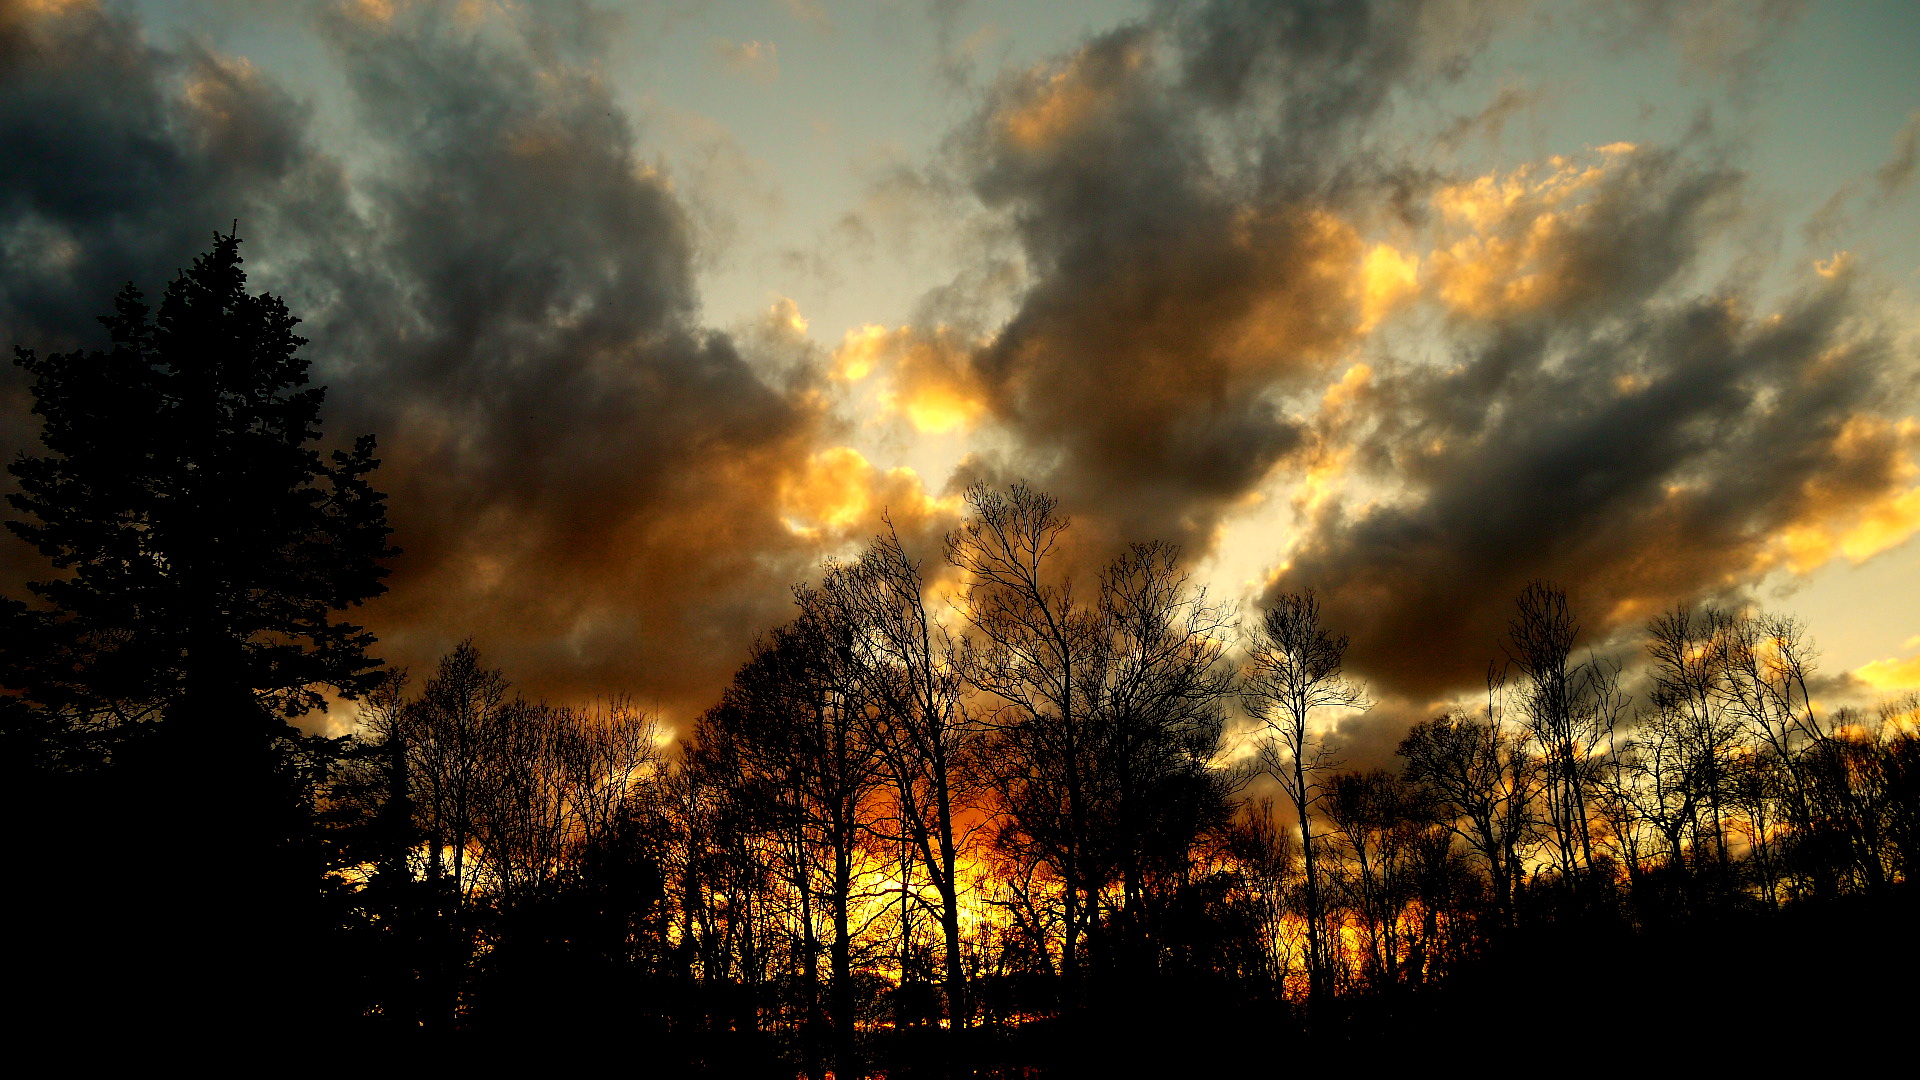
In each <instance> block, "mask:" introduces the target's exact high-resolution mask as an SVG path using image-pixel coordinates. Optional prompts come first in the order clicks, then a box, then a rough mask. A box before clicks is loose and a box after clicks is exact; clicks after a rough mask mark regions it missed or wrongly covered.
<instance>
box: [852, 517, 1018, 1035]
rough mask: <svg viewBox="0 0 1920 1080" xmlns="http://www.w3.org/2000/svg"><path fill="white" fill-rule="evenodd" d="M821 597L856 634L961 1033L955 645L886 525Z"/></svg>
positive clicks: (962, 786)
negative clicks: (934, 897)
mask: <svg viewBox="0 0 1920 1080" xmlns="http://www.w3.org/2000/svg"><path fill="white" fill-rule="evenodd" d="M821 595H822V597H823V598H825V599H826V600H828V601H829V602H832V603H834V604H837V605H838V606H839V607H840V608H841V610H842V613H843V618H844V620H845V621H846V623H847V625H848V626H850V627H851V628H852V630H853V635H852V639H851V642H852V646H853V660H854V663H853V665H852V667H851V671H852V672H853V674H854V677H855V678H857V679H858V680H859V681H860V684H861V687H862V691H863V693H864V694H865V696H866V697H867V699H868V700H870V701H872V702H874V703H875V704H876V706H878V707H877V708H876V709H875V710H874V711H873V713H872V717H873V720H874V722H875V724H876V725H877V731H876V738H875V740H874V745H875V746H876V747H877V748H878V749H879V752H880V753H881V755H882V757H883V758H884V759H885V761H886V765H887V769H888V771H889V773H890V775H891V779H892V785H893V789H894V795H895V799H896V804H897V805H896V808H895V809H896V811H897V819H898V821H899V823H900V825H901V829H902V841H903V843H904V845H905V846H906V848H907V849H908V850H909V851H911V852H912V853H914V854H916V855H917V856H918V861H919V865H920V868H921V869H922V870H923V871H924V873H925V874H926V877H927V880H928V881H929V882H930V883H931V884H932V885H933V888H934V891H935V892H936V893H937V894H938V895H939V913H938V914H939V920H940V931H941V939H942V944H943V947H944V960H945V983H946V994H947V1010H948V1020H949V1023H950V1025H951V1026H953V1027H954V1028H960V1027H964V1026H965V1025H966V1023H967V1005H966V970H965V964H964V961H963V958H962V955H961V927H960V893H961V890H962V888H964V887H965V886H964V883H963V882H962V881H961V872H960V857H961V854H962V851H963V849H964V848H965V847H966V846H967V842H968V839H969V834H967V833H962V832H959V831H957V830H956V826H955V810H956V808H959V807H962V806H964V805H965V804H966V803H967V802H968V800H969V798H970V795H971V788H972V787H973V781H974V776H973V772H972V770H970V769H968V768H966V765H967V759H968V756H969V754H970V753H971V752H972V749H973V745H974V743H976V742H977V741H978V735H979V732H980V728H979V726H978V725H977V724H974V723H972V722H971V720H970V718H969V717H968V715H967V712H966V709H965V706H964V702H963V701H962V697H961V691H962V689H963V687H964V680H963V678H962V675H961V669H960V665H959V664H958V663H957V658H956V656H955V645H954V642H953V640H952V638H951V636H950V635H949V634H948V633H947V631H946V629H945V628H944V627H942V626H940V625H939V624H938V623H937V622H936V621H935V620H933V619H932V618H930V617H929V615H928V612H927V606H926V580H925V578H924V577H923V576H922V573H921V569H920V563H919V562H918V561H917V560H915V559H913V558H911V557H909V556H908V555H907V553H906V550H905V549H904V548H903V547H902V546H901V544H900V536H899V533H898V531H897V530H895V529H894V528H893V523H892V521H891V520H889V521H888V522H887V532H886V533H884V534H883V535H881V536H878V537H875V538H874V540H873V542H872V543H871V544H869V545H868V546H867V549H866V550H865V551H864V552H862V553H861V555H860V557H859V558H858V559H857V560H856V561H854V562H853V563H850V564H847V565H845V566H839V567H835V568H833V569H831V570H830V572H829V573H828V575H827V579H826V582H825V583H824V585H823V586H822V589H821ZM905 878H906V873H905V870H904V869H903V873H902V887H901V903H902V905H903V906H902V922H903V924H904V923H905V922H906V921H907V920H908V919H909V918H910V915H909V913H908V912H907V911H906V908H905V904H906V903H907V899H908V897H907V894H908V890H907V888H906V886H905Z"/></svg>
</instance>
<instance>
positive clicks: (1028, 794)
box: [946, 484, 1099, 1001]
mask: <svg viewBox="0 0 1920 1080" xmlns="http://www.w3.org/2000/svg"><path fill="white" fill-rule="evenodd" d="M967 505H968V509H969V514H968V516H967V518H966V520H964V521H963V522H962V523H961V525H960V527H959V528H958V529H956V530H954V532H952V533H950V534H949V535H948V536H947V544H946V552H947V561H948V562H949V563H950V564H952V565H953V567H954V568H955V569H957V570H959V571H960V573H961V575H962V588H963V590H964V593H963V596H962V610H963V611H964V613H965V615H966V618H967V622H968V625H969V628H970V630H971V633H970V634H969V635H968V636H967V638H966V639H965V640H964V641H963V642H962V646H961V650H960V658H961V665H960V666H961V670H962V672H963V673H964V674H965V676H966V679H967V681H968V683H969V684H971V685H972V686H973V687H974V688H976V689H978V690H979V691H981V692H982V693H984V694H985V695H987V696H988V700H989V701H990V702H992V703H993V704H992V705H991V707H990V708H989V709H988V710H987V711H986V713H985V714H984V715H983V717H982V719H983V720H984V721H985V722H986V723H988V724H989V725H991V727H992V728H993V729H994V732H995V748H994V752H993V755H992V758H991V762H992V765H993V768H992V769H991V779H992V781H993V782H994V783H995V786H996V787H997V789H998V790H999V791H1000V794H1001V801H1002V803H1003V805H1004V807H1005V809H1006V810H1007V812H1008V817H1007V820H1006V821H1005V822H1004V823H1003V828H1002V829H1001V833H1000V835H1001V840H1002V841H1003V845H1004V846H1008V847H1011V848H1015V849H1018V850H1019V851H1021V852H1022V853H1024V854H1025V855H1026V856H1028V857H1030V858H1032V859H1034V860H1037V861H1038V862H1040V863H1043V864H1044V865H1046V866H1047V867H1048V868H1049V869H1050V870H1051V871H1052V872H1053V873H1054V875H1055V876H1056V877H1057V878H1058V879H1059V881H1060V898H1061V904H1062V918H1061V932H1060V974H1061V976H1062V977H1063V979H1064V981H1065V983H1066V988H1067V996H1068V999H1069V1000H1070V1001H1071V1000H1072V999H1073V997H1074V994H1075V992H1076V991H1075V988H1076V986H1077V983H1078V978H1079V944H1080V939H1081V936H1082V935H1083V934H1084V933H1085V932H1086V930H1087V927H1088V926H1089V925H1090V923H1091V921H1092V919H1093V917H1094V914H1095V912H1096V910H1097V906H1096V905H1097V902H1096V898H1095V896H1094V893H1095V884H1096V883H1094V882H1092V881H1091V880H1090V878H1089V871H1090V870H1091V869H1092V867H1091V866H1090V865H1089V860H1088V855H1089V852H1088V829H1089V824H1090V813H1091V805H1090V796H1091V794H1092V793H1091V791H1090V790H1089V773H1090V771H1091V770H1092V768H1093V767H1094V764H1095V760H1094V749H1095V748H1094V745H1093V730H1092V725H1093V717H1092V712H1093V709H1092V707H1091V703H1090V701H1089V700H1088V697H1089V694H1088V691H1089V689H1090V686H1089V683H1088V680H1087V675H1088V673H1089V672H1088V668H1089V667H1090V666H1092V665H1093V664H1094V662H1095V661H1094V657H1095V655H1096V654H1097V649H1098V648H1099V641H1098V636H1097V629H1098V627H1097V621H1096V616H1095V615H1094V614H1093V613H1092V612H1089V611H1088V610H1086V609H1085V608H1083V607H1081V606H1079V605H1077V604H1076V602H1075V599H1074V590H1073V584H1072V581H1071V579H1070V578H1067V577H1065V576H1064V575H1062V574H1061V573H1060V572H1059V570H1058V567H1057V566H1056V562H1057V551H1056V549H1057V545H1058V543H1059V540H1060V535H1061V534H1062V533H1063V532H1065V531H1066V529H1067V527H1068V524H1069V522H1068V518H1067V517H1066V516H1065V515H1063V514H1062V513H1060V508H1059V502H1058V500H1056V499H1055V498H1053V497H1052V496H1050V495H1046V494H1044V493H1041V492H1038V491H1035V490H1033V489H1032V488H1029V487H1027V486H1026V485H1024V484H1017V485H1015V486H1014V487H1013V488H1011V489H1010V490H1008V491H1006V492H999V491H993V490H990V489H988V488H986V487H985V486H983V485H975V486H974V487H971V488H969V489H968V490H967Z"/></svg>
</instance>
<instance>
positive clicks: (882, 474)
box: [777, 446, 960, 544]
mask: <svg viewBox="0 0 1920 1080" xmlns="http://www.w3.org/2000/svg"><path fill="white" fill-rule="evenodd" d="M777 498H778V502H779V507H780V519H781V521H782V523H784V524H785V525H786V527H787V529H788V531H790V532H792V533H793V534H794V535H795V536H800V537H804V538H806V539H808V540H812V541H816V542H822V543H827V544H832V543H843V542H846V541H850V540H857V539H860V538H862V537H863V536H865V535H866V534H868V533H871V532H875V531H877V530H878V529H879V527H880V517H881V515H882V514H883V513H884V514H887V515H889V516H891V517H892V518H893V519H894V521H895V523H896V524H898V525H900V526H901V527H902V529H903V531H913V530H915V529H917V528H919V526H920V523H924V522H925V521H927V520H929V519H932V518H938V517H943V516H946V517H951V516H956V515H957V514H958V513H959V510H960V503H959V500H958V498H957V497H954V498H947V499H936V498H934V497H933V496H931V495H929V494H928V493H927V490H926V486H925V485H924V484H923V483H922V482H921V480H920V474H919V473H917V472H915V471H914V470H913V469H909V468H894V469H886V470H884V471H883V470H881V469H879V468H878V467H876V466H875V465H874V464H873V463H872V462H870V461H868V460H867V458H866V456H865V455H863V454H861V453H860V452H859V451H858V450H855V449H854V448H852V447H850V446H835V447H830V448H828V449H825V450H821V451H819V452H817V453H814V454H812V455H810V456H809V457H808V458H807V459H806V460H805V461H804V462H802V463H800V465H799V466H798V467H797V468H795V469H794V470H793V471H792V472H791V473H790V474H789V475H788V476H787V477H786V478H785V480H784V481H783V482H782V483H781V485H780V488H779V493H778V496H777Z"/></svg>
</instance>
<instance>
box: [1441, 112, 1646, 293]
mask: <svg viewBox="0 0 1920 1080" xmlns="http://www.w3.org/2000/svg"><path fill="white" fill-rule="evenodd" d="M1634 151H1635V148H1634V147H1633V145H1632V144H1631V143H1614V144H1611V145H1609V146H1605V147H1601V148H1600V149H1599V150H1598V151H1596V152H1597V153H1601V154H1604V155H1605V158H1606V160H1604V161H1602V162H1600V163H1598V164H1581V163H1578V162H1575V161H1573V160H1572V159H1570V158H1565V157H1561V156H1559V155H1555V156H1553V157H1551V158H1548V159H1547V162H1546V167H1545V168H1544V169H1541V168H1538V167H1536V166H1533V165H1523V166H1521V167H1520V168H1518V169H1515V170H1513V171H1512V172H1507V173H1500V172H1493V173H1489V174H1487V175H1485V176H1481V177H1477V178H1475V179H1473V180H1469V181H1467V182H1465V183H1461V184H1451V185H1448V186H1446V187H1443V188H1441V189H1440V190H1439V191H1438V192H1436V193H1435V194H1434V196H1433V205H1434V208H1435V209H1437V210H1439V211H1440V217H1441V221H1442V231H1443V233H1446V232H1451V233H1452V234H1453V235H1454V236H1456V237H1457V238H1456V239H1451V240H1443V241H1442V242H1441V244H1440V245H1439V246H1438V247H1436V249H1435V250H1434V252H1433V254H1432V255H1431V257H1430V258H1429V260H1428V261H1429V265H1430V267H1431V272H1432V275H1433V278H1434V282H1435V285H1436V291H1437V293H1438V295H1439V297H1440V299H1441V300H1442V301H1443V302H1444V303H1445V304H1446V305H1447V306H1448V307H1449V308H1451V309H1453V310H1454V311H1455V312H1458V313H1460V314H1463V315H1468V316H1471V317H1473V318H1478V319H1491V318H1496V317H1499V316H1502V315H1509V314H1514V313H1517V312H1521V311H1526V310H1530V309H1534V308H1538V307H1542V306H1545V305H1548V304H1551V303H1554V302H1556V301H1559V300H1562V299H1565V298H1567V297H1569V296H1571V295H1573V294H1576V293H1577V292H1578V291H1579V290H1580V289H1581V287H1582V285H1581V282H1580V281H1579V279H1578V275H1577V274H1576V273H1575V272H1574V267H1573V266H1572V264H1571V263H1570V262H1569V260H1568V259H1567V258H1566V255H1565V252H1566V248H1567V244H1566V239H1567V237H1568V236H1569V235H1570V234H1572V233H1573V232H1575V231H1576V230H1577V229H1578V228H1579V227H1580V226H1581V225H1582V224H1583V223H1584V222H1585V219H1586V218H1587V217H1588V216H1589V214H1590V210H1591V203H1590V202H1589V201H1588V200H1589V196H1590V194H1591V192H1592V191H1593V189H1594V188H1595V187H1596V186H1597V185H1599V184H1600V183H1601V181H1603V180H1605V179H1606V178H1608V176H1609V175H1610V174H1612V173H1613V172H1614V171H1615V170H1617V169H1619V168H1621V167H1622V165H1623V164H1624V163H1625V162H1627V161H1630V160H1631V158H1632V156H1633V154H1634ZM1462 234H1464V235H1462Z"/></svg>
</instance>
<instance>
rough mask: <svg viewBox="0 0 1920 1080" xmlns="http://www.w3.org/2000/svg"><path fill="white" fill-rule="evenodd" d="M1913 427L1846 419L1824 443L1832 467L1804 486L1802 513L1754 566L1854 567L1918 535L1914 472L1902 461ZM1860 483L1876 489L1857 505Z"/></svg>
mask: <svg viewBox="0 0 1920 1080" xmlns="http://www.w3.org/2000/svg"><path fill="white" fill-rule="evenodd" d="M1916 443H1920V424H1916V423H1915V421H1913V420H1912V419H1910V418H1909V419H1904V420H1900V421H1898V422H1895V421H1890V420H1887V419H1885V418H1884V417H1879V416H1870V415H1860V416H1854V417H1852V418H1850V419H1848V421H1847V422H1846V423H1845V424H1844V425H1843V426H1842V427H1841V429H1840V432H1839V434H1838V435H1836V436H1835V437H1834V438H1833V440H1832V442H1831V443H1830V444H1829V455H1830V458H1831V460H1832V461H1833V463H1834V468H1833V469H1832V470H1830V471H1829V472H1825V473H1822V474H1821V475H1820V476H1818V477H1815V478H1814V479H1811V480H1809V481H1807V483H1806V485H1805V487H1804V488H1803V491H1802V496H1803V500H1804V505H1805V510H1804V512H1803V513H1802V515H1801V516H1800V519H1799V520H1797V521H1795V522H1794V523H1793V524H1791V525H1789V526H1788V527H1787V528H1785V529H1783V530H1782V531H1781V532H1780V533H1778V534H1777V535H1776V536H1775V537H1774V538H1773V541H1772V543H1771V544H1770V545H1769V546H1768V547H1767V548H1766V550H1765V551H1763V552H1762V554H1761V565H1762V567H1763V568H1768V567H1771V566H1773V565H1779V564H1784V565H1785V566H1786V567H1787V568H1788V569H1789V570H1791V571H1793V572H1794V573H1796V574H1805V573H1810V572H1811V571H1813V570H1815V569H1818V568H1819V567H1821V566H1824V565H1826V564H1827V563H1829V562H1831V561H1833V560H1834V559H1836V558H1841V557H1845V558H1846V559H1847V561H1849V562H1851V563H1854V564H1856V565H1857V564H1859V563H1863V562H1865V561H1867V560H1868V559H1871V558H1873V557H1874V556H1875V555H1878V554H1880V553H1881V552H1883V551H1886V550H1888V549H1890V548H1893V547H1897V546H1899V545H1900V544H1903V543H1905V542H1906V541H1907V540H1908V538H1910V537H1912V536H1913V534H1914V533H1915V532H1920V485H1915V484H1913V481H1914V479H1915V478H1916V477H1920V465H1916V464H1915V463H1914V461H1913V459H1912V457H1911V456H1910V454H1911V451H1912V449H1913V448H1914V446H1915V445H1916ZM1860 478H1865V480H1866V482H1868V483H1875V482H1876V481H1877V486H1878V487H1879V489H1880V490H1879V492H1878V494H1877V495H1875V496H1874V497H1871V498H1866V499H1862V498H1861V497H1860V492H1859V491H1858V488H1857V485H1858V483H1859V482H1860Z"/></svg>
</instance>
